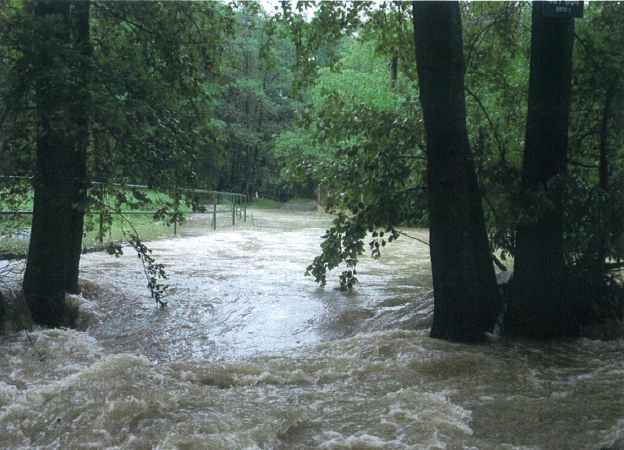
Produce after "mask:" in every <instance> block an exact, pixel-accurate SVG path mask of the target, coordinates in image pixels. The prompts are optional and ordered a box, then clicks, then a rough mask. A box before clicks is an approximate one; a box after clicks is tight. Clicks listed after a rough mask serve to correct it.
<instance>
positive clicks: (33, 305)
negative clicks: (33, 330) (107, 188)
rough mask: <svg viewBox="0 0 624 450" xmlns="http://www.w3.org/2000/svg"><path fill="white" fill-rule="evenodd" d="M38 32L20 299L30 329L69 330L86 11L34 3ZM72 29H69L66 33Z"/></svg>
mask: <svg viewBox="0 0 624 450" xmlns="http://www.w3.org/2000/svg"><path fill="white" fill-rule="evenodd" d="M35 12H36V14H37V15H38V16H39V17H40V18H41V19H42V20H43V21H48V22H47V23H48V24H49V23H50V22H54V25H51V27H50V28H48V27H47V26H45V27H43V29H42V33H41V36H40V41H39V43H38V44H39V45H41V46H42V49H41V52H40V58H41V60H40V61H39V63H40V64H41V69H40V70H41V72H40V76H39V78H38V81H37V84H36V102H37V120H38V127H37V162H36V171H35V181H34V189H35V195H34V206H33V223H32V233H31V239H30V247H29V249H28V262H27V265H26V272H25V274H24V293H25V294H26V298H27V301H28V306H29V307H30V309H31V312H32V315H33V319H34V321H35V323H38V324H41V325H45V326H50V327H58V326H70V325H71V324H72V323H71V322H72V317H71V313H70V311H69V310H68V308H67V305H66V303H65V293H66V292H70V293H77V292H78V266H79V261H80V254H81V251H82V233H83V222H84V208H85V206H86V205H85V204H86V190H87V185H88V182H87V173H86V157H87V146H88V136H89V135H88V118H87V111H88V109H87V98H88V87H87V81H88V80H87V77H88V74H87V64H88V63H87V59H88V56H89V55H88V52H89V42H88V39H89V24H88V20H89V3H88V2H84V3H81V2H77V3H69V2H63V1H52V2H38V3H37V4H36V6H35ZM72 25H73V26H72Z"/></svg>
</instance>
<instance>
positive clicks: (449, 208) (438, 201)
mask: <svg viewBox="0 0 624 450" xmlns="http://www.w3.org/2000/svg"><path fill="white" fill-rule="evenodd" d="M413 21H414V39H415V43H416V64H417V70H418V79H419V84H420V101H421V104H422V109H423V116H424V121H425V130H426V137H427V185H428V196H429V221H430V225H429V226H430V245H431V264H432V272H433V288H434V297H435V307H434V323H433V327H432V329H431V336H432V337H436V338H442V339H449V340H455V341H479V340H482V339H484V338H485V333H486V332H491V331H493V329H494V325H495V321H496V317H497V314H498V313H499V308H500V297H499V292H498V286H497V283H496V278H495V275H494V267H493V264H492V259H491V255H490V249H489V245H488V237H487V232H486V228H485V219H484V215H483V207H482V204H481V195H480V192H479V186H478V183H477V177H476V174H475V170H474V163H473V159H472V153H471V150H470V142H469V140H468V131H467V125H466V102H465V96H464V67H465V62H464V54H463V42H462V25H461V15H460V9H459V3H458V2H447V1H436V2H419V1H415V2H413Z"/></svg>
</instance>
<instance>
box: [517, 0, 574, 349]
mask: <svg viewBox="0 0 624 450" xmlns="http://www.w3.org/2000/svg"><path fill="white" fill-rule="evenodd" d="M543 3H544V2H534V3H533V15H532V36H531V63H530V64H531V73H530V79H529V109H528V115H527V128H526V141H525V150H524V160H523V166H522V195H523V199H524V200H523V201H524V207H525V210H526V211H527V215H528V216H529V217H530V220H526V221H525V222H524V223H522V224H520V225H519V226H518V229H517V233H516V254H515V264H514V295H513V298H512V301H511V303H510V305H509V308H508V311H507V314H506V317H505V332H506V333H509V334H515V335H527V336H536V337H547V336H551V335H559V334H567V333H566V328H567V327H569V320H570V317H571V314H572V311H571V310H570V308H568V305H565V304H564V303H565V301H564V300H563V298H564V297H565V295H564V292H563V287H564V282H565V281H564V280H565V260H564V250H563V202H564V186H563V179H561V180H560V181H557V180H556V179H557V177H559V178H562V177H563V176H564V175H565V174H566V171H567V148H568V123H569V115H570V96H571V82H572V48H573V36H574V19H572V18H553V17H545V16H544V15H543ZM540 197H541V198H544V197H546V198H548V202H544V201H540V200H539V198H540ZM540 204H542V205H543V206H541V207H539V208H536V205H540ZM532 209H533V210H532Z"/></svg>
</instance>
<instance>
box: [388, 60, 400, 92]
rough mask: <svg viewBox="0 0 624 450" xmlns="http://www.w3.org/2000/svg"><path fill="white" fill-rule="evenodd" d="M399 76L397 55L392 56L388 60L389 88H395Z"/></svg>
mask: <svg viewBox="0 0 624 450" xmlns="http://www.w3.org/2000/svg"><path fill="white" fill-rule="evenodd" d="M398 77H399V57H398V56H393V57H392V59H391V60H390V88H391V89H392V90H394V89H395V88H396V84H397V80H398Z"/></svg>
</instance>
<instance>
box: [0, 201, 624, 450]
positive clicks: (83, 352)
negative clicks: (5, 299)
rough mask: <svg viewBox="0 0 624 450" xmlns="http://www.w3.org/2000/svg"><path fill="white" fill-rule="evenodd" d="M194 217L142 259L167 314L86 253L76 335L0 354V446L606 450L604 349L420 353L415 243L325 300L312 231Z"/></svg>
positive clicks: (424, 272) (623, 373) (613, 416)
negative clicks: (160, 281)
mask: <svg viewBox="0 0 624 450" xmlns="http://www.w3.org/2000/svg"><path fill="white" fill-rule="evenodd" d="M208 221H209V218H202V217H197V218H194V219H192V220H190V221H189V223H188V225H186V226H185V228H184V230H185V231H184V235H183V236H182V237H177V238H172V239H168V240H163V241H157V242H154V243H152V248H153V249H154V255H156V257H157V259H158V261H159V262H162V263H164V264H165V265H166V266H167V271H168V273H169V274H170V279H169V280H168V281H169V284H170V286H171V287H170V289H169V296H168V301H169V308H168V309H166V310H160V309H158V308H157V307H156V306H155V304H154V302H153V300H151V299H150V298H149V293H148V291H147V290H146V289H145V284H146V283H145V280H144V278H142V272H141V267H140V261H139V260H138V258H136V255H134V254H133V253H132V252H131V251H130V249H128V251H127V252H126V253H127V254H126V255H124V256H123V257H121V258H114V257H110V256H107V255H104V254H97V253H94V254H89V255H84V257H83V260H82V266H81V273H82V278H81V281H82V285H83V287H84V292H83V294H82V295H81V296H79V297H74V298H73V299H72V301H74V302H75V303H76V304H78V305H80V310H81V324H82V325H81V327H82V328H83V329H82V330H81V331H76V330H36V331H34V332H32V333H31V337H32V341H33V342H34V347H33V345H32V344H31V343H30V341H29V339H28V337H27V336H26V335H25V334H24V333H22V334H18V335H14V336H10V337H8V338H4V339H2V340H0V448H2V449H227V450H234V449H263V450H264V449H267V450H268V449H276V450H290V449H294V450H296V449H319V450H320V449H361V450H365V449H457V450H459V449H466V450H467V449H478V450H490V449H491V450H495V449H496V450H499V449H544V450H559V449H560V450H564V449H565V450H574V449H591V450H593V449H595V450H598V449H600V448H602V447H609V448H612V449H620V450H624V399H623V398H622V394H623V392H624V343H623V341H622V340H618V341H612V342H600V341H591V340H586V339H583V340H563V341H556V342H532V341H519V340H508V339H493V340H492V342H490V343H488V344H487V345H482V346H468V345H460V344H452V343H448V342H443V341H438V340H432V339H430V338H428V330H429V327H430V326H431V319H432V308H433V304H432V297H431V292H430V290H431V277H430V266H429V262H428V249H427V248H426V246H424V245H423V244H422V243H420V242H418V241H416V240H411V239H408V238H405V237H402V238H401V239H399V241H398V242H397V243H396V244H393V245H392V246H389V247H388V248H387V250H386V251H385V252H384V253H383V255H382V258H381V259H380V260H376V261H373V260H368V259H367V260H365V261H364V262H363V264H362V267H361V268H360V270H359V271H358V273H360V274H361V275H360V276H359V278H360V282H361V283H360V284H359V285H358V287H357V289H356V291H355V292H353V293H340V292H338V291H336V290H334V289H332V286H328V287H327V288H325V289H321V288H319V287H318V286H316V285H315V283H314V281H313V280H312V279H310V278H309V277H304V276H303V274H304V272H305V268H306V266H307V265H308V264H309V263H310V262H311V260H312V258H313V257H314V256H315V255H316V254H317V252H318V249H319V244H320V242H321V239H320V236H321V235H322V234H323V232H324V231H325V229H326V228H327V227H328V225H329V222H330V219H329V218H328V217H327V216H324V215H318V214H316V213H312V212H292V211H284V212H280V211H273V212H254V213H253V217H250V218H249V220H248V222H247V224H241V225H237V226H236V227H231V226H230V227H219V228H218V229H217V231H212V229H211V227H210V224H209V222H208ZM409 233H410V234H413V235H416V236H419V237H426V234H424V233H423V232H422V231H419V230H409Z"/></svg>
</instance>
